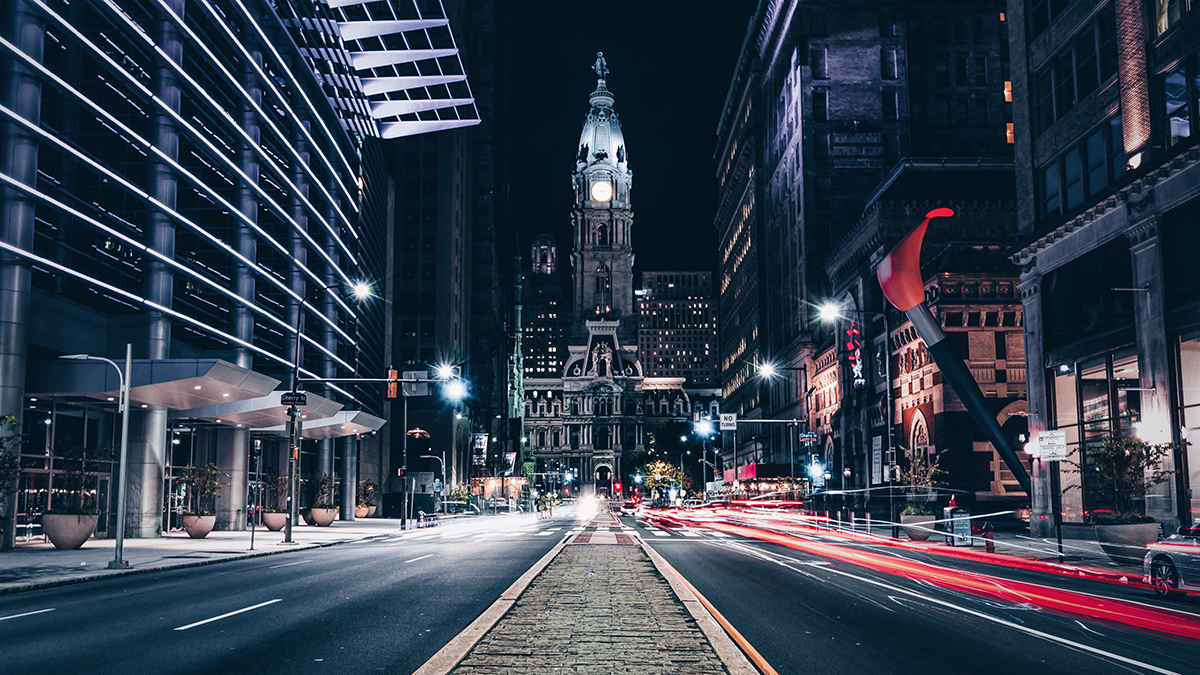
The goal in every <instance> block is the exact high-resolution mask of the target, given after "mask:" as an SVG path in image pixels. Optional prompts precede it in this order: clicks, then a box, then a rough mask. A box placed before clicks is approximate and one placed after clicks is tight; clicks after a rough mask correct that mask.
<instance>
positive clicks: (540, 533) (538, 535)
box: [533, 530, 554, 537]
mask: <svg viewBox="0 0 1200 675" xmlns="http://www.w3.org/2000/svg"><path fill="white" fill-rule="evenodd" d="M551 534H554V530H546V531H545V532H538V533H537V534H535V535H533V536H535V537H545V536H548V535H551Z"/></svg>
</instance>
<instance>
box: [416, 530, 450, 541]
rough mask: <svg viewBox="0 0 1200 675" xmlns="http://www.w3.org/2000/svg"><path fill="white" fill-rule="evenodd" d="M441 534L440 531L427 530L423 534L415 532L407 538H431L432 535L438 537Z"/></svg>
mask: <svg viewBox="0 0 1200 675" xmlns="http://www.w3.org/2000/svg"><path fill="white" fill-rule="evenodd" d="M441 534H442V533H441V532H427V533H424V534H415V535H413V536H411V537H409V539H410V540H412V541H416V540H417V539H432V538H433V537H440V536H441ZM458 536H460V537H461V536H463V535H461V534H460V535H458Z"/></svg>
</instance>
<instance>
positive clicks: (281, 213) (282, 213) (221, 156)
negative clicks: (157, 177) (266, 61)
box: [104, 0, 358, 284]
mask: <svg viewBox="0 0 1200 675" xmlns="http://www.w3.org/2000/svg"><path fill="white" fill-rule="evenodd" d="M105 2H106V4H108V5H109V6H110V7H112V6H113V5H112V3H111V1H110V0H105ZM114 9H115V8H114ZM117 13H118V15H119V16H120V17H121V18H123V19H124V20H125V22H126V23H127V24H129V25H130V27H133V26H134V25H135V24H133V23H132V21H131V20H130V19H129V17H128V16H127V15H125V14H124V13H123V12H119V11H118V12H117ZM182 30H184V31H185V32H187V33H189V34H191V35H192V36H193V38H195V34H194V33H191V29H190V28H188V27H187V26H182ZM138 34H139V35H142V37H143V38H144V39H145V40H146V43H147V46H148V47H149V48H150V49H152V50H153V51H154V52H156V53H157V54H158V55H159V57H160V59H161V60H162V61H163V63H165V64H166V65H167V66H168V67H170V68H171V70H173V71H174V72H175V74H176V75H178V76H179V77H180V78H181V79H182V80H183V81H185V82H187V83H188V84H190V85H191V87H192V88H193V89H194V90H195V92H196V93H198V94H199V95H200V96H202V97H204V98H205V99H206V100H207V101H208V103H209V105H210V106H211V107H212V108H213V109H214V110H216V111H219V112H220V113H223V115H224V117H225V118H226V119H227V120H228V121H229V123H230V125H231V126H233V127H234V128H236V129H238V132H239V133H240V134H241V135H242V136H243V137H244V139H245V140H246V142H247V143H249V144H250V145H251V146H254V147H256V146H255V144H254V143H253V142H252V141H251V140H250V137H249V136H246V134H245V131H244V130H243V129H241V125H239V124H237V123H236V122H235V121H234V120H233V118H232V117H231V116H230V114H229V112H228V111H226V110H225V109H224V108H222V107H221V105H220V104H219V103H217V102H216V101H215V100H213V98H212V96H210V95H209V93H208V92H207V91H206V90H205V89H204V87H203V86H201V85H200V83H198V82H196V81H195V80H194V79H193V78H192V76H191V75H190V74H189V73H188V72H187V71H185V70H184V69H183V66H181V65H180V64H178V63H175V62H174V61H173V60H172V59H170V58H168V57H167V55H166V53H164V52H163V51H162V48H161V47H160V46H159V45H157V44H155V43H154V41H153V40H151V39H150V38H149V36H146V35H144V34H142V33H140V32H139V33H138ZM197 40H198V39H197ZM201 46H203V45H201ZM205 53H206V55H207V56H208V57H209V59H210V60H211V61H212V62H213V63H214V65H217V66H218V67H219V68H221V69H222V72H224V73H225V75H226V77H227V79H230V80H232V76H230V75H229V73H228V71H225V70H224V67H223V66H222V65H221V64H220V63H219V62H218V61H217V60H216V56H215V55H214V54H213V53H212V52H211V51H208V50H207V49H205ZM104 59H105V60H107V61H108V62H109V63H110V64H112V65H113V66H114V67H116V68H117V69H118V70H119V71H120V72H121V73H123V74H124V75H125V76H126V78H127V79H128V81H129V82H130V84H132V85H133V86H135V87H136V88H138V89H140V90H141V91H142V93H143V94H144V95H146V96H147V97H149V99H150V100H152V101H154V103H155V104H156V105H157V106H158V107H159V108H160V109H161V110H162V111H163V112H165V113H167V114H168V115H170V116H171V117H172V118H173V119H174V120H175V122H176V124H178V125H179V126H180V127H182V128H183V129H185V130H187V131H188V133H189V134H190V135H191V136H192V137H193V139H194V140H196V141H198V142H200V143H201V144H202V145H204V146H205V147H207V148H208V151H209V152H210V153H211V154H212V155H213V156H214V157H216V158H217V159H218V160H219V161H220V162H221V163H222V164H224V165H225V166H226V168H227V170H229V171H231V172H232V173H234V174H236V175H239V176H241V177H242V178H243V179H244V181H243V182H244V184H245V185H246V186H247V187H249V188H250V189H252V190H254V191H255V192H256V193H258V195H259V196H260V197H261V198H262V199H263V201H265V202H266V203H267V204H269V205H270V206H271V207H273V208H272V209H271V210H272V211H274V212H275V215H276V217H278V218H280V219H281V220H283V222H285V223H289V224H291V226H292V229H294V230H295V231H296V232H299V233H300V234H301V235H303V236H304V238H305V239H307V240H308V241H309V242H310V243H311V244H312V246H313V248H315V249H316V250H317V251H318V253H319V255H320V256H321V257H322V258H324V259H325V261H326V262H327V263H329V265H330V266H331V267H334V268H335V269H338V272H339V273H340V274H342V276H343V277H345V282H346V283H347V284H349V283H352V282H351V280H350V277H349V276H347V275H346V274H345V273H344V272H342V271H341V270H340V269H339V268H338V265H337V264H336V263H335V262H334V261H333V259H332V258H331V257H330V256H329V254H328V253H327V252H326V251H325V249H324V247H322V246H318V245H317V243H316V241H314V240H313V239H312V237H311V236H310V235H309V234H308V232H307V231H305V230H304V229H303V228H301V227H300V226H299V224H297V223H296V221H295V220H294V219H293V218H292V216H291V214H289V213H288V212H287V209H285V208H284V207H283V206H282V205H280V204H279V203H278V202H276V201H275V200H274V199H272V198H271V196H270V195H268V194H267V192H266V191H265V190H263V189H262V187H261V186H260V185H259V184H258V183H257V182H256V181H252V180H250V177H249V176H247V175H246V174H245V173H243V172H242V169H241V167H240V166H238V165H236V164H234V162H233V160H231V159H229V157H228V156H226V155H225V153H223V152H221V151H220V149H218V148H217V147H216V146H215V145H213V143H212V141H211V140H210V139H208V138H207V137H206V136H205V135H204V134H202V133H200V132H199V131H198V130H196V128H195V127H194V126H192V123H191V122H189V121H188V120H186V119H185V118H184V117H183V116H182V115H180V114H179V113H178V112H177V111H176V110H174V109H173V108H171V106H169V105H167V104H166V102H165V101H162V100H161V99H159V98H158V97H157V96H155V95H154V94H153V93H152V92H151V91H150V89H149V88H147V87H146V86H145V85H143V84H142V83H140V82H138V81H137V80H136V79H134V78H133V76H132V75H131V74H130V73H128V72H127V71H125V69H123V68H120V67H119V66H117V64H116V62H115V61H113V60H112V58H111V57H109V56H108V55H107V54H105V55H104ZM287 145H289V146H290V143H288V144H287ZM160 154H161V153H160ZM168 161H170V160H168ZM269 165H270V166H272V167H274V166H275V163H274V162H269ZM181 171H182V167H181ZM277 173H279V174H280V175H282V172H277ZM335 175H336V174H335ZM283 180H284V182H286V183H288V185H291V180H290V179H289V178H287V177H284V178H283ZM204 187H205V189H206V191H208V192H210V193H211V195H212V197H213V198H214V199H218V200H221V201H222V202H223V203H224V204H227V205H228V208H230V209H232V210H233V211H236V212H237V215H238V216H239V217H241V218H242V219H243V220H244V221H246V222H247V223H248V224H249V223H250V219H249V218H248V217H247V216H246V215H245V214H243V213H241V209H236V208H234V207H233V205H232V204H229V203H228V202H226V201H224V198H222V197H220V196H218V195H217V194H216V193H215V191H213V190H211V189H210V188H208V186H207V184H205V185H204ZM292 192H293V194H295V195H296V196H298V197H300V199H301V200H302V201H303V202H304V204H305V205H307V206H308V207H309V210H311V211H312V213H313V215H314V216H315V217H316V220H317V222H319V223H321V224H322V225H323V226H324V227H325V230H326V231H327V232H329V234H330V235H331V236H332V237H333V238H334V239H335V240H337V242H338V244H339V245H340V246H341V247H342V249H343V250H344V251H345V252H346V255H347V256H348V257H349V258H350V261H351V262H352V263H353V264H354V265H356V266H357V264H358V261H357V260H356V259H355V257H354V254H353V253H352V252H351V251H350V249H349V247H347V246H346V244H345V242H343V241H342V238H341V237H339V236H338V234H337V231H336V230H334V229H333V228H332V227H331V226H330V224H329V223H328V222H326V220H325V218H324V217H323V216H322V215H321V214H320V213H318V212H317V210H316V208H315V207H313V206H312V204H310V203H309V202H308V200H307V199H304V197H303V195H302V194H301V193H300V191H299V190H297V189H296V187H295V186H294V185H292ZM333 207H334V210H336V211H337V212H338V214H339V215H342V214H341V209H340V208H339V207H338V205H337V203H336V202H334V203H333ZM342 218H343V219H345V216H344V215H342ZM253 224H254V225H257V223H253Z"/></svg>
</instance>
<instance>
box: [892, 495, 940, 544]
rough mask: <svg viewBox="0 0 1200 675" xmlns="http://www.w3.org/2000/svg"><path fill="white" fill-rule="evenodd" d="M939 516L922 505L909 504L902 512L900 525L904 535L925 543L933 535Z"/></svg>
mask: <svg viewBox="0 0 1200 675" xmlns="http://www.w3.org/2000/svg"><path fill="white" fill-rule="evenodd" d="M936 520H937V516H935V515H934V514H933V512H932V511H930V510H929V509H928V508H927V507H926V506H924V505H922V504H908V505H906V506H905V507H904V510H903V511H901V512H900V524H901V526H903V527H904V534H907V535H908V538H909V539H911V540H913V541H925V540H926V539H928V538H929V535H931V534H933V526H934V521H936Z"/></svg>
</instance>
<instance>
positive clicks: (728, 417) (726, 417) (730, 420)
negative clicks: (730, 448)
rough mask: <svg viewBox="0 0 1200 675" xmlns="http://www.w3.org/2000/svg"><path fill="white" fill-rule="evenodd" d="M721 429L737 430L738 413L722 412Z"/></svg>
mask: <svg viewBox="0 0 1200 675" xmlns="http://www.w3.org/2000/svg"><path fill="white" fill-rule="evenodd" d="M719 429H720V431H737V413H721V424H720V427H719Z"/></svg>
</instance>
